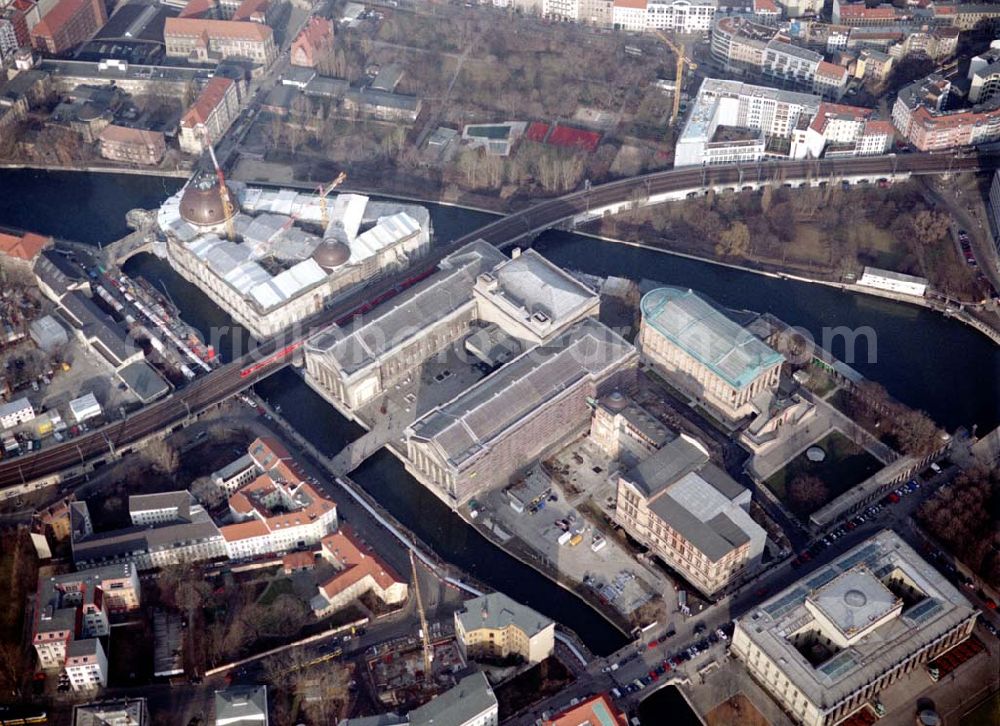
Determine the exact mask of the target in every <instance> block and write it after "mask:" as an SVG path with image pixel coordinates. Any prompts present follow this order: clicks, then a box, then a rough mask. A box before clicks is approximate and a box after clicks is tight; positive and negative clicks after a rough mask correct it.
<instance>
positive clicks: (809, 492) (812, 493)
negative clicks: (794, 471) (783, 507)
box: [788, 474, 830, 514]
mask: <svg viewBox="0 0 1000 726" xmlns="http://www.w3.org/2000/svg"><path fill="white" fill-rule="evenodd" d="M829 497H830V490H829V488H828V487H827V486H826V484H825V483H824V482H823V480H822V479H820V478H819V477H816V476H813V475H811V474H803V475H801V476H798V477H796V478H795V479H793V480H792V483H791V484H789V485H788V500H789V504H790V505H791V507H792V509H793V510H794V511H795V512H797V513H798V514H810V513H812V512H814V511H816V510H817V509H818V508H819V507H821V506H823V505H824V504H826V502H827V500H828V499H829Z"/></svg>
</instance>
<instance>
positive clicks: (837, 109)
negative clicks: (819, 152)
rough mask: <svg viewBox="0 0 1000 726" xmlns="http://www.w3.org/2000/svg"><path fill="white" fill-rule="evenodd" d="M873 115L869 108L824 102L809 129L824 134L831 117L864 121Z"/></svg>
mask: <svg viewBox="0 0 1000 726" xmlns="http://www.w3.org/2000/svg"><path fill="white" fill-rule="evenodd" d="M871 115H872V111H871V109H869V108H859V107H858V106H845V105H844V104H840V103H825V102H824V103H821V104H820V105H819V109H817V111H816V115H815V116H814V117H813V120H812V123H811V124H809V128H811V129H812V130H813V131H816V132H818V133H823V130H824V129H825V128H826V122H827V121H829V120H830V117H831V116H839V117H841V118H847V119H850V120H853V121H863V120H865V119H867V118H868V117H869V116H871Z"/></svg>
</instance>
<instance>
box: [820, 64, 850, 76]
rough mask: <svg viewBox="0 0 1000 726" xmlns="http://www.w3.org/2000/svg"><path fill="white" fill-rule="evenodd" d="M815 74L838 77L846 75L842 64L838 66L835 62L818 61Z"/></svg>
mask: <svg viewBox="0 0 1000 726" xmlns="http://www.w3.org/2000/svg"><path fill="white" fill-rule="evenodd" d="M816 75H817V76H825V77H827V78H838V79H839V78H843V77H844V76H846V75H847V69H846V68H844V66H838V65H837V64H836V63H829V62H828V61H820V62H819V65H818V66H817V67H816Z"/></svg>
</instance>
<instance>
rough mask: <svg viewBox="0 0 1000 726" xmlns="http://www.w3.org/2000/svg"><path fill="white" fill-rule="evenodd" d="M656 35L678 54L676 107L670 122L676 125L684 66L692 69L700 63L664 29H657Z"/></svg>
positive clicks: (675, 85) (675, 79) (675, 83)
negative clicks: (690, 56)
mask: <svg viewBox="0 0 1000 726" xmlns="http://www.w3.org/2000/svg"><path fill="white" fill-rule="evenodd" d="M656 35H657V36H658V37H659V38H660V40H662V41H663V42H664V43H666V44H667V47H668V48H670V50H672V51H673V53H674V55H675V56H677V70H676V72H675V73H674V109H673V113H672V114H671V116H670V124H671V125H675V124H676V123H677V121H678V118H679V116H680V112H681V89H682V88H684V66H687V67H688V68H690V69H691V70H692V71H693V70H694V69H695V68H697V67H698V64H697V63H695V62H694V61H693V60H691V59H690V58H688V57H687V56H686V55H684V46H682V45H677V43H675V42H674V41H672V40H671V39H670V36H668V35H667V34H666V33H664V32H662V31H659V30H658V31H656Z"/></svg>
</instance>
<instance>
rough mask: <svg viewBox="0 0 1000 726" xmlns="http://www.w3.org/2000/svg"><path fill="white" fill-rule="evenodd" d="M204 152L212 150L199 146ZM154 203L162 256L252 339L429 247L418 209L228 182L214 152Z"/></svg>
mask: <svg viewBox="0 0 1000 726" xmlns="http://www.w3.org/2000/svg"><path fill="white" fill-rule="evenodd" d="M208 148H209V151H210V152H211V151H212V150H211V147H208ZM210 156H211V158H212V160H213V164H214V165H215V170H214V171H209V170H203V171H201V172H199V173H197V174H195V175H194V176H193V177H192V179H191V180H190V181H189V182H188V183H187V184H186V185H185V186H184V187H183V188H182V189H181V190H180V191H179V192H177V194H175V195H173V196H172V197H170V198H169V199H167V200H166V202H164V203H163V205H162V206H161V207H160V209H159V211H158V213H157V225H158V228H159V232H160V234H161V235H162V236H163V238H164V239H165V244H162V245H157V246H155V247H154V251H155V252H157V253H159V254H160V255H161V256H165V257H166V258H167V260H168V261H169V262H170V265H171V266H172V267H173V268H174V269H175V270H176V271H177V272H178V273H180V275H181V276H182V277H184V278H185V279H187V280H188V281H189V282H191V283H193V284H195V285H197V286H198V287H199V288H200V289H201V290H202V291H203V292H205V294H207V295H208V296H209V297H210V298H211V299H212V300H213V301H214V302H215V303H216V304H217V305H218V306H219V307H221V308H222V309H223V310H225V311H226V312H227V313H228V314H229V315H230V316H231V317H232V318H234V319H235V320H236V321H237V322H239V323H240V324H241V325H243V326H244V327H245V328H247V329H248V330H249V331H250V332H251V333H252V334H253V335H254V336H256V337H258V338H263V337H268V336H271V335H275V334H277V333H280V332H281V331H283V330H287V329H288V328H290V327H291V326H293V325H295V324H296V323H297V322H299V321H300V320H302V319H304V318H305V317H307V316H309V315H311V314H313V313H315V312H317V311H319V310H321V309H322V308H323V306H324V305H326V304H327V303H328V302H330V301H331V300H333V299H334V298H335V297H338V296H341V295H343V294H345V293H346V292H348V291H349V290H350V289H352V288H355V287H357V286H359V285H363V284H367V283H369V282H371V281H373V280H375V279H378V278H379V277H380V276H382V275H384V274H389V273H391V272H394V271H399V270H402V269H405V268H407V267H408V266H409V265H411V264H412V263H413V262H414V261H415V260H417V259H419V258H420V257H422V256H424V255H425V254H426V253H427V251H428V249H429V248H430V243H431V222H430V213H429V212H428V210H427V209H426V208H424V207H421V206H419V205H414V204H401V203H398V202H376V201H372V200H370V199H369V198H368V197H366V196H363V195H359V194H337V195H335V196H333V197H332V198H331V197H330V194H331V192H332V191H333V190H334V189H335V188H337V187H338V186H339V185H340V184H341V183H342V182H343V181H344V179H345V176H344V175H343V174H341V175H340V176H338V177H337V178H336V179H334V180H333V181H332V182H331V183H330V184H326V185H322V186H321V187H320V188H319V189H318V190H317V191H316V192H315V193H303V192H299V191H296V190H294V189H266V188H261V187H249V186H246V185H245V184H242V183H240V182H233V181H227V180H226V178H225V177H224V175H223V173H222V170H221V168H220V167H219V166H218V163H217V162H215V155H214V153H211V154H210Z"/></svg>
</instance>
